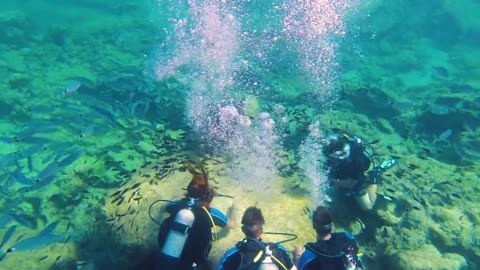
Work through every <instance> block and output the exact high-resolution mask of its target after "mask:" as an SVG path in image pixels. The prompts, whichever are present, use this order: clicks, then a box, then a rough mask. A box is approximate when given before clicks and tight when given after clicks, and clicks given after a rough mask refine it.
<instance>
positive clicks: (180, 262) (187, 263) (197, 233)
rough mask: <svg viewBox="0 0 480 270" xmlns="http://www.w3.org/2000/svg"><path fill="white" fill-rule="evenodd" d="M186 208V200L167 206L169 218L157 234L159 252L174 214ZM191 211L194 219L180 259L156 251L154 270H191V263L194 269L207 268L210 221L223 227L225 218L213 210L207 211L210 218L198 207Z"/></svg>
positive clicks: (210, 238) (210, 230)
mask: <svg viewBox="0 0 480 270" xmlns="http://www.w3.org/2000/svg"><path fill="white" fill-rule="evenodd" d="M186 207H187V199H182V200H180V201H175V202H172V203H169V204H168V205H167V211H168V212H169V213H170V216H169V217H168V218H166V219H165V220H164V221H163V223H162V226H161V227H160V231H159V233H158V243H159V246H160V249H159V251H160V250H161V249H162V247H163V245H164V244H165V241H166V239H167V235H168V233H169V231H170V230H171V228H172V224H173V221H174V220H175V216H176V214H177V213H178V211H180V210H181V209H184V208H186ZM191 210H192V211H193V214H194V216H195V219H194V222H193V224H192V227H191V229H190V232H189V235H188V238H187V241H186V243H185V246H184V247H183V250H182V254H181V256H180V258H179V259H177V258H173V257H170V256H168V255H165V254H163V253H161V252H159V251H158V252H157V254H156V258H155V265H156V268H155V269H156V270H192V269H193V267H192V265H193V263H195V264H197V268H196V269H207V268H208V261H207V258H208V254H209V253H210V249H211V246H212V243H211V242H212V227H213V226H214V225H213V224H212V219H213V222H214V223H215V225H216V226H220V227H224V226H225V225H226V224H227V217H226V216H225V215H224V214H223V213H221V212H220V211H219V210H217V209H215V208H210V209H209V213H210V216H211V218H210V216H209V214H208V213H207V212H206V211H205V210H204V209H203V208H201V207H199V206H194V207H191Z"/></svg>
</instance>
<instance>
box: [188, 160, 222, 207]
mask: <svg viewBox="0 0 480 270" xmlns="http://www.w3.org/2000/svg"><path fill="white" fill-rule="evenodd" d="M187 169H188V170H189V171H190V173H191V174H192V175H193V177H192V180H191V181H190V183H189V184H188V186H187V194H185V195H186V196H187V197H189V198H192V199H196V200H198V201H199V202H200V204H201V206H209V205H210V203H211V202H212V200H213V197H214V196H215V189H214V188H213V187H211V186H210V185H209V184H208V174H207V172H206V171H205V169H204V168H203V167H200V171H198V170H197V169H195V168H194V167H193V166H191V165H190V164H187Z"/></svg>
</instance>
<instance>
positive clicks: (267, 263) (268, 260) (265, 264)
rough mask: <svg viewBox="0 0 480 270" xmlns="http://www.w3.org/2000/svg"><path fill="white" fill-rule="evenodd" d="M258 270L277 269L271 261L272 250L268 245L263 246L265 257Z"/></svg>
mask: <svg viewBox="0 0 480 270" xmlns="http://www.w3.org/2000/svg"><path fill="white" fill-rule="evenodd" d="M258 270H278V267H277V265H276V264H275V263H273V261H272V251H271V250H270V246H268V245H267V246H266V247H265V257H264V259H263V261H262V262H261V263H260V265H259V266H258Z"/></svg>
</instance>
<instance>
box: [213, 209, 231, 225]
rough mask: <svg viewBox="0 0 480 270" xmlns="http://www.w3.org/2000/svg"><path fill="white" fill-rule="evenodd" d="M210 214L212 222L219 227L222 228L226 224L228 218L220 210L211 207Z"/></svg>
mask: <svg viewBox="0 0 480 270" xmlns="http://www.w3.org/2000/svg"><path fill="white" fill-rule="evenodd" d="M210 215H212V218H213V222H214V223H215V225H217V226H219V227H222V228H223V227H225V226H226V225H227V222H228V218H227V216H226V215H225V214H224V213H222V212H221V211H220V210H218V209H216V208H213V207H211V208H210Z"/></svg>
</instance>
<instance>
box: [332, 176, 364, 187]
mask: <svg viewBox="0 0 480 270" xmlns="http://www.w3.org/2000/svg"><path fill="white" fill-rule="evenodd" d="M357 182H358V181H357V180H355V179H352V178H347V179H335V180H333V185H335V186H336V187H340V188H353V187H354V186H355V185H356V184H357Z"/></svg>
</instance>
